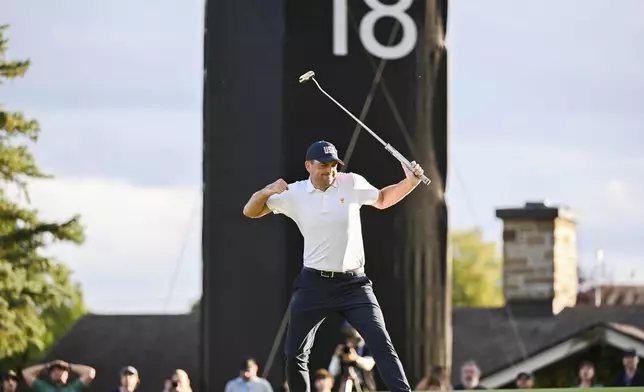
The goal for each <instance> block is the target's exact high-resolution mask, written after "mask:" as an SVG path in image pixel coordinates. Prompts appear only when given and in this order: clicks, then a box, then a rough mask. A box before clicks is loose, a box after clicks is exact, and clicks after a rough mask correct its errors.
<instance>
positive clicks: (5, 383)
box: [0, 370, 20, 392]
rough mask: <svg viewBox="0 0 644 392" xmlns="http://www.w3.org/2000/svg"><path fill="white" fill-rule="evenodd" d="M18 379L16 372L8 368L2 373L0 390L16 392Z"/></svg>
mask: <svg viewBox="0 0 644 392" xmlns="http://www.w3.org/2000/svg"><path fill="white" fill-rule="evenodd" d="M19 381H20V379H19V377H18V373H16V372H15V371H13V370H9V371H8V372H6V373H4V374H2V388H0V391H2V392H16V390H17V389H18V382H19Z"/></svg>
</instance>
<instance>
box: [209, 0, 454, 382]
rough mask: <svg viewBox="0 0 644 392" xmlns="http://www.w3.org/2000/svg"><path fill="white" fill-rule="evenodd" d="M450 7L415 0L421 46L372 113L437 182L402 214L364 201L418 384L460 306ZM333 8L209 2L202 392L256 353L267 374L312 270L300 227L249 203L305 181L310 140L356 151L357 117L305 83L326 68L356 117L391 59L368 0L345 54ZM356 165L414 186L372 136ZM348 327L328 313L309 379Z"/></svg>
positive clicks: (391, 67) (279, 367)
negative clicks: (453, 238) (305, 266)
mask: <svg viewBox="0 0 644 392" xmlns="http://www.w3.org/2000/svg"><path fill="white" fill-rule="evenodd" d="M393 2H395V1H385V3H393ZM445 3H446V1H443V2H439V4H436V2H435V1H434V2H432V1H427V2H425V1H415V2H414V4H413V5H412V7H411V8H410V9H409V10H408V11H407V12H408V14H410V15H411V16H412V17H413V19H414V20H415V22H416V25H417V26H418V28H419V41H418V44H417V47H416V49H415V51H414V52H412V53H411V54H410V55H408V56H406V57H405V58H403V59H400V60H388V61H387V62H386V64H385V68H384V72H383V73H382V79H381V85H380V87H379V88H378V89H377V90H376V92H375V94H374V95H373V102H372V104H371V107H370V110H369V112H368V114H367V116H366V117H365V118H364V119H363V120H364V121H365V123H366V124H368V125H369V126H370V127H371V128H372V129H373V130H374V131H376V132H377V133H378V134H379V135H380V136H381V137H382V138H383V139H385V140H386V141H387V142H390V143H391V144H392V145H394V146H395V147H396V148H397V149H398V150H399V151H400V152H401V153H403V154H404V155H405V156H407V157H408V158H410V159H415V160H417V161H419V162H420V163H421V164H422V165H423V167H424V168H425V172H426V174H427V175H428V177H430V179H432V184H431V185H430V186H429V187H427V186H425V185H422V184H421V185H420V186H419V187H418V188H417V189H416V190H415V191H414V192H413V193H412V194H411V195H410V196H409V197H408V198H407V199H405V201H403V202H402V203H400V204H399V205H397V206H394V207H393V208H391V209H389V210H385V211H376V210H373V209H371V208H369V207H365V208H363V213H362V219H363V234H364V239H365V248H366V257H367V272H368V274H369V275H370V277H371V279H372V281H373V282H374V287H375V290H376V294H377V296H378V297H379V299H380V302H381V305H382V308H383V311H384V312H385V317H386V320H387V323H388V327H389V330H390V333H391V335H392V338H393V340H394V344H395V345H396V347H397V349H398V351H399V353H400V354H401V357H402V359H403V363H404V365H405V367H406V368H407V371H408V372H409V374H408V375H409V378H410V381H411V382H412V383H416V382H417V381H418V378H419V377H420V376H421V375H422V372H423V370H424V369H423V368H424V366H426V365H427V364H428V363H429V362H430V361H431V362H434V363H436V362H441V361H442V358H444V356H445V352H444V351H443V350H442V349H441V350H436V347H435V345H429V344H426V343H425V342H429V341H436V339H439V338H444V335H445V331H446V330H445V328H446V325H447V322H448V313H449V312H450V310H449V307H448V306H446V301H444V293H445V289H447V287H448V285H447V282H448V281H449V279H448V272H447V269H446V268H445V267H446V263H445V260H446V232H447V212H446V205H445V200H444V190H445V182H446V172H447V90H446V83H447V62H446V51H445V50H444V48H442V47H440V45H439V46H437V45H435V43H436V42H437V40H438V41H440V39H437V38H436V37H437V36H439V37H440V36H444V34H445V33H444V30H442V32H441V27H440V26H439V25H437V21H441V20H444V16H445V13H446V4H445ZM332 5H333V1H332V0H316V1H313V2H311V1H301V0H281V1H275V0H274V1H267V0H247V1H243V2H242V1H239V0H209V1H208V3H207V8H206V35H205V47H204V50H205V71H206V77H205V83H204V115H203V118H204V162H203V171H204V173H203V176H204V183H205V188H204V213H203V286H204V287H203V293H204V295H203V300H202V319H203V322H202V335H203V345H202V353H201V358H202V366H203V369H202V374H203V375H204V380H202V385H201V388H202V389H203V390H217V389H222V388H223V385H224V383H225V382H226V381H227V380H229V379H231V378H233V377H235V376H236V373H237V369H236V366H237V363H238V362H239V360H240V359H241V358H243V357H245V356H253V357H255V358H256V359H257V360H258V361H259V363H260V367H261V366H264V365H265V364H266V360H267V358H268V355H269V351H270V349H271V346H272V344H273V340H274V338H275V337H276V334H277V332H278V328H279V325H280V322H281V320H282V316H283V314H284V311H285V310H286V307H287V304H288V300H289V298H290V293H291V285H292V282H293V281H294V279H295V277H296V274H297V273H298V272H299V269H300V268H301V254H302V237H301V235H300V233H299V231H298V230H297V227H296V226H295V224H294V223H293V222H292V221H290V220H289V219H288V218H286V217H284V216H267V217H265V218H262V219H260V220H250V219H247V218H245V217H243V215H242V212H241V211H242V208H243V206H244V204H245V203H246V201H247V200H248V198H249V197H250V196H251V195H252V193H253V192H254V191H256V190H257V189H259V188H261V187H263V186H264V185H266V184H268V183H270V182H272V181H274V180H275V179H277V178H279V177H282V178H284V179H285V180H286V181H288V182H292V181H296V180H299V179H301V178H304V177H305V176H306V171H305V169H304V162H303V161H304V152H305V150H306V147H307V146H308V145H309V144H310V143H311V142H313V141H315V140H320V139H325V140H329V141H331V142H333V143H334V144H335V145H336V146H337V147H338V149H339V151H340V152H341V154H343V155H344V154H346V152H347V148H348V146H349V144H350V140H351V138H352V136H354V128H355V122H354V121H353V120H352V119H351V118H350V117H348V116H347V115H346V113H344V112H342V110H341V109H340V108H338V107H337V106H335V104H333V103H332V102H331V101H330V100H329V99H328V98H326V97H325V96H324V95H322V93H321V92H320V91H319V90H318V89H317V88H316V87H315V85H314V84H313V83H312V82H309V83H307V84H299V83H298V77H299V75H301V74H303V73H305V72H306V71H308V70H314V71H315V72H316V75H317V76H316V77H317V80H318V82H320V84H321V85H322V87H323V88H324V89H325V90H326V91H327V92H329V93H330V94H331V95H332V96H334V97H335V98H336V99H337V100H338V101H339V102H341V103H342V104H343V105H344V106H345V107H346V108H347V109H348V110H350V111H351V112H352V113H354V114H356V115H358V114H359V113H360V112H361V111H362V109H363V105H364V104H365V101H366V99H367V96H368V95H369V91H370V89H371V86H372V82H373V80H374V78H375V75H376V67H377V66H379V65H380V61H381V60H380V59H378V58H374V57H370V55H368V54H367V52H366V50H365V49H364V48H363V47H362V45H361V43H360V41H359V39H358V35H357V33H356V27H355V23H356V21H359V20H360V18H361V17H362V16H363V15H364V14H365V13H366V12H367V11H368V7H367V6H366V5H365V4H364V2H363V1H362V0H349V2H348V5H349V9H350V16H349V27H348V29H347V31H348V34H349V45H348V50H349V55H348V56H345V57H337V56H334V55H333V52H332ZM437 15H439V16H440V15H443V18H437ZM427 21H428V22H427ZM394 23H395V22H394V21H393V19H382V20H381V21H380V22H378V23H377V25H376V36H377V37H378V38H379V41H380V42H382V43H386V42H387V41H388V39H389V36H390V34H391V31H392V28H393V27H394ZM437 27H438V28H437ZM399 35H400V34H399ZM394 42H396V41H394ZM383 86H386V89H387V91H388V93H389V94H390V95H389V99H387V95H386V94H385V93H384V92H383V91H384V90H383ZM392 104H393V105H394V106H393V107H392ZM397 115H398V116H399V117H398V118H399V119H401V120H402V125H401V124H400V123H399V121H397V119H396V118H397V117H396V116H397ZM404 132H407V134H408V135H409V137H408V138H405V137H404V136H403V133H404ZM408 141H409V142H411V143H408ZM410 145H411V146H413V149H412V148H410ZM345 158H350V159H349V162H348V168H347V170H348V171H355V172H358V173H361V174H362V175H364V176H365V177H366V178H367V179H368V180H369V181H370V182H371V183H372V184H374V185H375V186H378V187H383V186H386V185H389V184H392V183H396V182H398V181H400V180H401V179H403V178H404V173H403V170H402V168H401V167H400V164H399V163H398V162H397V161H396V160H395V159H394V158H393V157H392V156H390V155H389V153H388V152H386V151H385V150H384V149H383V147H382V146H381V145H380V144H379V143H378V142H377V141H376V140H375V139H373V138H372V137H371V136H370V135H369V134H368V133H367V132H366V131H364V130H362V131H361V132H360V135H359V138H358V139H357V143H356V144H355V149H354V150H353V152H352V154H351V156H350V157H345ZM436 306H438V307H436ZM430 316H433V317H430ZM341 321H342V320H339V319H337V318H336V319H331V320H327V322H326V323H325V324H324V325H323V327H322V328H321V329H320V331H319V332H318V337H317V339H316V346H315V348H314V349H313V353H312V357H311V364H310V369H311V370H312V372H313V371H314V370H315V369H317V368H320V367H326V366H327V365H328V361H329V359H330V356H331V354H332V352H333V350H334V347H335V345H336V344H337V343H338V342H339V339H340V336H339V326H340V322H341ZM448 338H449V336H448ZM282 352H283V351H282V346H280V350H279V351H278V356H277V358H276V361H275V362H274V365H273V367H272V368H271V371H270V374H269V380H270V381H271V382H273V384H274V385H275V386H278V385H280V384H281V383H282V382H283V380H284V367H283V354H282ZM261 371H262V369H261V368H260V372H261Z"/></svg>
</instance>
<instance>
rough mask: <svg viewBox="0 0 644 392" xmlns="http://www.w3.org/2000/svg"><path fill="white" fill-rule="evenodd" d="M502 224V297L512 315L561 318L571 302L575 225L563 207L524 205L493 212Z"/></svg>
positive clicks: (574, 282) (575, 281)
mask: <svg viewBox="0 0 644 392" xmlns="http://www.w3.org/2000/svg"><path fill="white" fill-rule="evenodd" d="M496 217H497V218H499V219H501V220H503V293H504V295H505V300H506V306H508V307H510V309H512V310H513V312H514V313H515V315H524V316H536V315H543V314H544V313H548V314H550V315H552V314H557V313H559V312H561V311H562V310H563V309H564V308H565V307H573V306H575V304H576V301H577V291H578V284H579V283H578V278H577V241H576V233H575V220H574V217H573V215H572V213H571V212H570V210H568V209H567V208H565V207H556V206H551V205H549V203H547V202H529V203H526V204H525V206H523V207H517V208H502V209H497V210H496Z"/></svg>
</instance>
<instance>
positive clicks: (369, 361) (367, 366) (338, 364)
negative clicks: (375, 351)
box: [329, 325, 376, 391]
mask: <svg viewBox="0 0 644 392" xmlns="http://www.w3.org/2000/svg"><path fill="white" fill-rule="evenodd" d="M344 334H345V339H346V340H345V344H341V345H339V346H338V347H336V349H335V353H334V355H333V357H332V358H331V363H329V373H331V375H333V377H338V376H340V380H339V381H340V391H344V390H345V388H346V384H347V381H349V380H350V381H352V382H353V383H354V384H359V386H360V389H361V390H363V391H375V390H376V382H375V379H374V377H373V368H374V366H375V365H376V361H375V360H374V359H373V357H372V356H371V354H370V353H369V349H368V348H367V346H366V344H365V342H364V340H363V339H362V336H360V334H359V333H358V331H356V330H355V329H354V328H353V327H351V326H348V325H347V326H345V329H344ZM360 389H358V390H360Z"/></svg>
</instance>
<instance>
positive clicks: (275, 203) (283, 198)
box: [266, 184, 295, 217]
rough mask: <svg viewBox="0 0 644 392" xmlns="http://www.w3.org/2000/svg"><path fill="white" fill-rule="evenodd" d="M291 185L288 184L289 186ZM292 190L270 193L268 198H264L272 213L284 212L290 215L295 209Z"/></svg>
mask: <svg viewBox="0 0 644 392" xmlns="http://www.w3.org/2000/svg"><path fill="white" fill-rule="evenodd" d="M290 186H292V185H290V184H289V187H290ZM293 196H294V195H293V191H292V190H287V191H284V192H282V193H280V194H275V195H271V196H270V197H269V198H268V200H266V205H267V206H268V208H270V209H271V211H273V213H274V214H284V215H286V216H288V217H292V216H293V213H294V211H295V205H294V203H293V199H294V197H293Z"/></svg>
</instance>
